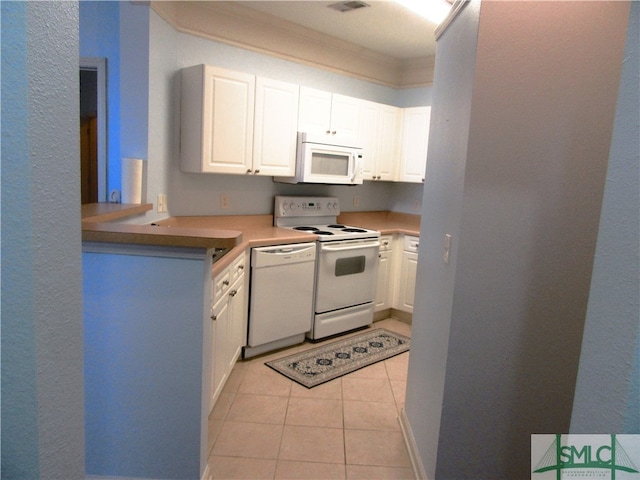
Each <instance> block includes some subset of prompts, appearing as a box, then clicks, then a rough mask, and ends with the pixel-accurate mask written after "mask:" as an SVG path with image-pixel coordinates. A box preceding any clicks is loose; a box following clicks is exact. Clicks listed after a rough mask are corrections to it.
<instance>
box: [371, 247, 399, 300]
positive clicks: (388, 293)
mask: <svg viewBox="0 0 640 480" xmlns="http://www.w3.org/2000/svg"><path fill="white" fill-rule="evenodd" d="M392 245H393V237H392V235H382V236H381V237H380V253H379V254H378V259H379V264H378V285H377V287H376V298H375V310H374V311H376V312H378V311H380V310H386V309H388V308H391V302H392V299H393V284H394V282H393V248H392Z"/></svg>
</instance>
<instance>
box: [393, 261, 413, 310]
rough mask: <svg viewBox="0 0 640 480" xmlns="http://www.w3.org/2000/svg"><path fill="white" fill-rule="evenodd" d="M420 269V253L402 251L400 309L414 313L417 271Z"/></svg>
mask: <svg viewBox="0 0 640 480" xmlns="http://www.w3.org/2000/svg"><path fill="white" fill-rule="evenodd" d="M417 269H418V254H417V253H412V252H402V263H401V265H400V289H399V295H398V306H397V307H398V309H399V310H402V311H404V312H408V313H413V304H414V298H415V290H416V272H417Z"/></svg>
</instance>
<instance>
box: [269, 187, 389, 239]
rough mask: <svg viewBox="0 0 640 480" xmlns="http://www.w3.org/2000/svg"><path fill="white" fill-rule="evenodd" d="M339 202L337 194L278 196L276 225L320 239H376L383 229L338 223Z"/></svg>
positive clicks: (275, 214) (274, 217)
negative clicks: (314, 235)
mask: <svg viewBox="0 0 640 480" xmlns="http://www.w3.org/2000/svg"><path fill="white" fill-rule="evenodd" d="M339 214H340V204H339V201H338V198H336V197H289V196H276V197H275V206H274V214H273V219H274V225H275V226H276V227H283V228H289V229H292V230H298V231H305V232H310V233H314V234H316V235H318V240H319V241H321V242H329V241H337V240H348V239H362V238H377V237H379V236H380V232H378V231H376V230H368V229H366V228H360V227H357V226H351V225H343V224H340V223H338V219H337V217H338V215H339Z"/></svg>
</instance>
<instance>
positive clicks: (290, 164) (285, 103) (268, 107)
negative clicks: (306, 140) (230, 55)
mask: <svg viewBox="0 0 640 480" xmlns="http://www.w3.org/2000/svg"><path fill="white" fill-rule="evenodd" d="M298 97H299V87H298V85H294V84H291V83H285V82H280V81H276V80H269V79H266V78H262V77H258V78H257V79H256V113H255V125H254V127H255V130H254V137H253V169H252V171H251V172H247V173H253V174H256V175H273V176H281V177H292V176H294V175H295V170H296V133H297V129H298Z"/></svg>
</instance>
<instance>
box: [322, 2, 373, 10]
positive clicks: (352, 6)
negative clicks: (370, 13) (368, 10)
mask: <svg viewBox="0 0 640 480" xmlns="http://www.w3.org/2000/svg"><path fill="white" fill-rule="evenodd" d="M370 6H371V5H369V4H368V3H364V2H360V1H358V0H353V1H348V2H339V3H334V4H332V5H329V8H333V9H334V10H337V11H339V12H350V11H351V10H357V9H358V8H365V7H370Z"/></svg>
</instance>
